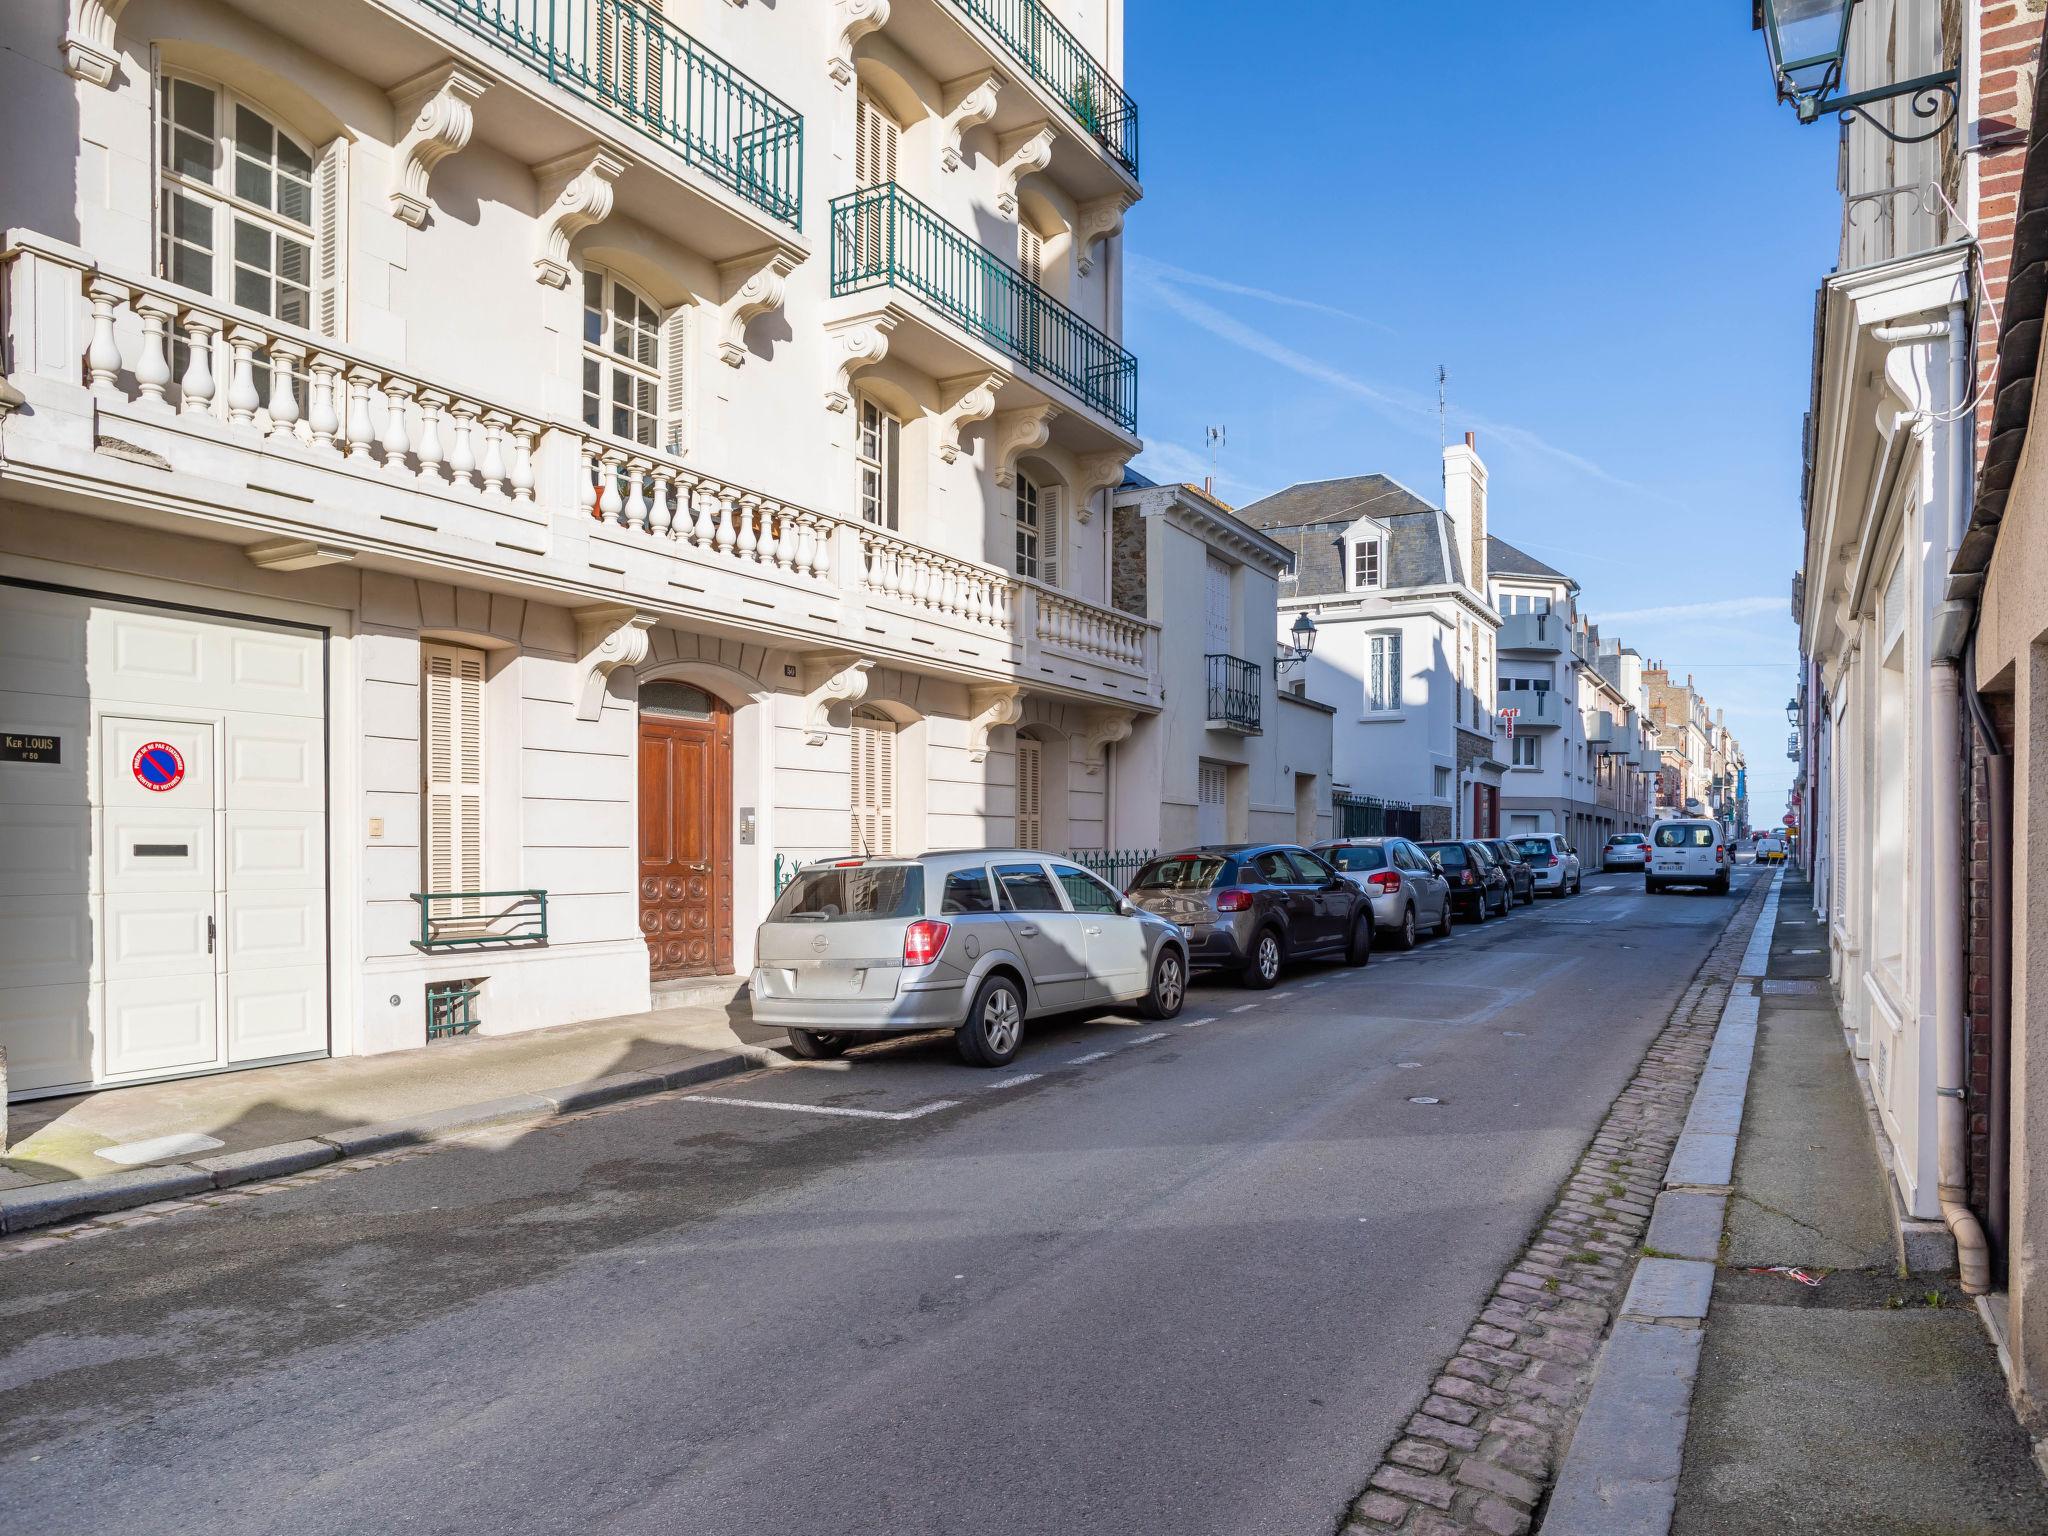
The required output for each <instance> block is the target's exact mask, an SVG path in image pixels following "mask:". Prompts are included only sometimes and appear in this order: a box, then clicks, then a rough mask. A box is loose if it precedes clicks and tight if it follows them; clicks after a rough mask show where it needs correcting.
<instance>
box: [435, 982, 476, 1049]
mask: <svg viewBox="0 0 2048 1536" xmlns="http://www.w3.org/2000/svg"><path fill="white" fill-rule="evenodd" d="M482 993H483V987H482V985H481V984H480V983H478V982H474V981H437V982H433V983H430V984H429V985H428V987H427V1038H428V1039H429V1040H452V1039H454V1038H456V1037H457V1036H458V1035H473V1034H475V1033H476V1030H477V1026H478V1025H479V1024H481V1023H483V1020H482V1019H480V1018H479V1017H477V1011H476V1000H477V998H478V997H480V996H481V995H482Z"/></svg>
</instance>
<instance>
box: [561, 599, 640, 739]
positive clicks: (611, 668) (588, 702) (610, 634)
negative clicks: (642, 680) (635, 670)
mask: <svg viewBox="0 0 2048 1536" xmlns="http://www.w3.org/2000/svg"><path fill="white" fill-rule="evenodd" d="M572 617H573V618H574V619H575V620H576V656H577V664H576V718H577V719H578V720H595V719H597V718H598V716H599V715H601V714H602V713H603V712H604V690H605V683H606V680H607V679H608V678H610V677H611V675H612V673H613V672H615V671H617V670H618V669H619V668H620V667H637V666H639V665H640V663H641V662H643V661H645V660H646V659H647V650H648V634H647V632H648V631H649V630H650V629H652V628H654V625H655V622H656V621H655V616H654V615H653V614H651V613H640V612H638V611H636V610H635V609H633V608H631V607H629V606H628V605H626V604H624V603H599V604H597V605H595V606H594V607H590V608H578V609H577V610H576V611H575V613H574V614H573V615H572Z"/></svg>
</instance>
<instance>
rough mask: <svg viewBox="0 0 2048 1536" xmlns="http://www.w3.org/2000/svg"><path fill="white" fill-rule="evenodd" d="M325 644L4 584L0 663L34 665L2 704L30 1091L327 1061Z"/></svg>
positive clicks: (3, 935)
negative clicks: (322, 1057)
mask: <svg viewBox="0 0 2048 1536" xmlns="http://www.w3.org/2000/svg"><path fill="white" fill-rule="evenodd" d="M322 650H323V636H322V635H321V633H319V632H317V631H311V630H299V629H288V628H283V627H278V626H272V625H265V624H260V623H257V622H254V621H249V620H241V619H230V618H213V617H209V616H205V615H200V614H192V613H186V612H183V611H174V610H169V609H161V608H151V607H146V606H142V605H139V604H129V603H121V602H115V601H112V600H107V599H99V598H87V597H81V596H75V595H72V594H67V593H54V592H46V591H41V590H37V589H30V588H23V587H15V586H0V655H6V656H9V657H11V658H12V657H19V658H23V659H24V664H23V665H22V666H20V667H18V668H10V675H9V677H8V679H7V681H8V683H9V684H10V686H11V687H12V688H13V689H14V691H6V692H0V1043H4V1044H5V1045H6V1047H7V1057H8V1067H9V1074H8V1075H9V1087H10V1090H11V1091H12V1092H13V1093H15V1094H17V1095H19V1094H24V1093H48V1092H53V1091H60V1090H63V1089H67V1088H76V1087H83V1086H89V1085H91V1084H94V1083H116V1082H135V1081H140V1080H143V1079H147V1078H151V1077H164V1076H176V1075H182V1074H186V1073H192V1072H205V1071H209V1070H219V1069H224V1068H227V1067H230V1066H241V1065H245V1064H248V1063H252V1062H260V1061H269V1060H275V1059H282V1058H286V1057H299V1056H307V1055H318V1054H322V1053H324V1052H325V1051H326V1049H327V994H328V987H327V891H326V883H327V870H326V845H327V825H326V822H327V816H326V798H327V785H326V761H325V759H326V715H325V709H326V683H325V677H324V673H323V668H322ZM45 742H48V743H51V745H50V746H49V747H47V748H45V749H43V750H40V751H38V750H34V748H36V747H38V746H40V745H41V744H42V743H45ZM22 743H28V746H27V747H23V746H22V745H21V744H22ZM17 919H18V920H17Z"/></svg>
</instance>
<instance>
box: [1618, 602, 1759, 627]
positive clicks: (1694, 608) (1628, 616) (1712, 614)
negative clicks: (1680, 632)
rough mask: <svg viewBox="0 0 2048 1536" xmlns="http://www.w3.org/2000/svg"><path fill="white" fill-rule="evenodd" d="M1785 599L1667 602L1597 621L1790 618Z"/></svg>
mask: <svg viewBox="0 0 2048 1536" xmlns="http://www.w3.org/2000/svg"><path fill="white" fill-rule="evenodd" d="M1788 603H1789V599H1787V598H1784V597H1724V598H1721V599H1719V600H1718V601H1715V602H1711V603H1671V604H1667V605H1666V606H1664V607H1661V608H1629V609H1624V610H1623V611H1622V612H1620V613H1607V614H1602V615H1601V616H1600V624H1601V627H1602V628H1605V627H1606V626H1607V625H1609V624H1643V623H1649V622H1676V623H1685V622H1688V621H1691V620H1695V619H1746V618H1749V617H1751V616H1752V615H1755V614H1759V613H1778V614H1783V615H1785V618H1786V621H1787V622H1788V623H1789V622H1790V621H1791V615H1792V610H1791V608H1790V607H1789V606H1788Z"/></svg>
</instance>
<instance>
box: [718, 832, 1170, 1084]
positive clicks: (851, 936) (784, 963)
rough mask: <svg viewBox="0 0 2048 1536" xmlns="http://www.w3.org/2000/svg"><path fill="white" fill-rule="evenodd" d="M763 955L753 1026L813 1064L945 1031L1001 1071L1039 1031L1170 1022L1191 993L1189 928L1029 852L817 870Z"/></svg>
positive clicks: (831, 862) (776, 921) (786, 893)
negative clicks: (1095, 1019)
mask: <svg viewBox="0 0 2048 1536" xmlns="http://www.w3.org/2000/svg"><path fill="white" fill-rule="evenodd" d="M755 953H756V963H755V968H754V977H753V988H752V991H753V1008H754V1021H755V1022H756V1023H758V1024H766V1025H770V1026H772V1027H779V1028H781V1029H785V1030H787V1031H788V1032H789V1043H790V1045H791V1047H792V1048H793V1049H794V1050H795V1051H796V1053H797V1054H798V1055H799V1056H805V1057H810V1058H812V1059H817V1058H820V1057H829V1056H838V1055H841V1054H843V1053H844V1052H845V1050H846V1048H847V1047H848V1046H849V1045H852V1044H855V1043H857V1042H858V1041H859V1040H860V1039H861V1038H862V1037H863V1036H879V1035H891V1034H912V1033H919V1032H922V1031H925V1030H934V1029H950V1030H951V1031H953V1038H954V1042H955V1044H956V1045H957V1046H958V1047H959V1051H960V1056H961V1059H962V1060H964V1061H966V1062H968V1063H969V1064H970V1065H973V1066H983V1067H999V1066H1002V1065H1003V1064H1004V1063H1006V1062H1008V1061H1010V1060H1012V1059H1013V1058H1014V1057H1015V1056H1016V1054H1017V1050H1018V1047H1019V1046H1020V1045H1022V1044H1023V1040H1024V1025H1025V1022H1026V1021H1027V1020H1029V1019H1036V1018H1042V1017H1045V1016H1046V1015H1048V1014H1057V1013H1074V1012H1080V1011H1085V1010H1089V1009H1095V1008H1109V1007H1114V1006H1116V1005H1119V1004H1125V1003H1136V1004H1138V1005H1139V1006H1140V1007H1141V1008H1142V1009H1143V1010H1144V1011H1145V1012H1146V1013H1147V1014H1148V1015H1149V1016H1151V1017H1152V1018H1155V1019H1170V1018H1172V1017H1173V1016H1174V1015H1175V1014H1177V1013H1179V1012H1180V1010H1181V1004H1182V1003H1183V1002H1184V1001H1185V1000H1186V996H1187V980H1188V953H1187V941H1186V939H1185V938H1184V937H1183V936H1182V934H1181V931H1180V928H1179V926H1178V925H1176V924H1174V923H1171V922H1168V921H1167V920H1166V919H1164V918H1161V917H1156V916H1154V915H1153V914H1152V913H1150V912H1145V911H1142V910H1140V909H1139V908H1138V907H1136V906H1133V905H1132V904H1131V903H1130V902H1129V901H1127V900H1125V899H1124V897H1122V896H1121V895H1119V894H1118V893H1117V892H1116V891H1115V890H1113V889H1111V888H1110V887H1109V886H1108V885H1106V884H1104V883H1103V882H1102V881H1101V880H1099V879H1097V878H1096V877H1095V876H1094V875H1092V874H1090V873H1089V872H1088V871H1087V870H1085V869H1082V868H1081V867H1080V866H1079V865H1077V864H1071V863H1068V862H1067V861H1065V860H1063V859H1057V858H1054V857H1052V856H1051V855H1050V854H1044V853H1033V852H1030V851H1029V850H1024V849H1005V848H978V849H974V850H972V851H963V852H955V853H926V854H921V855H919V856H918V857H916V858H907V859H899V858H851V857H849V858H839V859H825V860H821V861H819V862H817V863H814V864H807V865H805V866H804V867H803V868H802V869H801V870H799V871H798V872H797V874H796V877H795V878H794V879H793V880H791V881H790V883H789V884H788V885H787V886H786V887H785V888H784V889H783V892H782V894H781V896H779V897H778V898H776V902H775V906H774V908H773V909H772V910H771V911H770V912H769V914H768V917H767V920H766V921H765V922H763V923H762V924H761V929H760V933H759V936H758V938H757V940H756V944H755Z"/></svg>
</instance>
